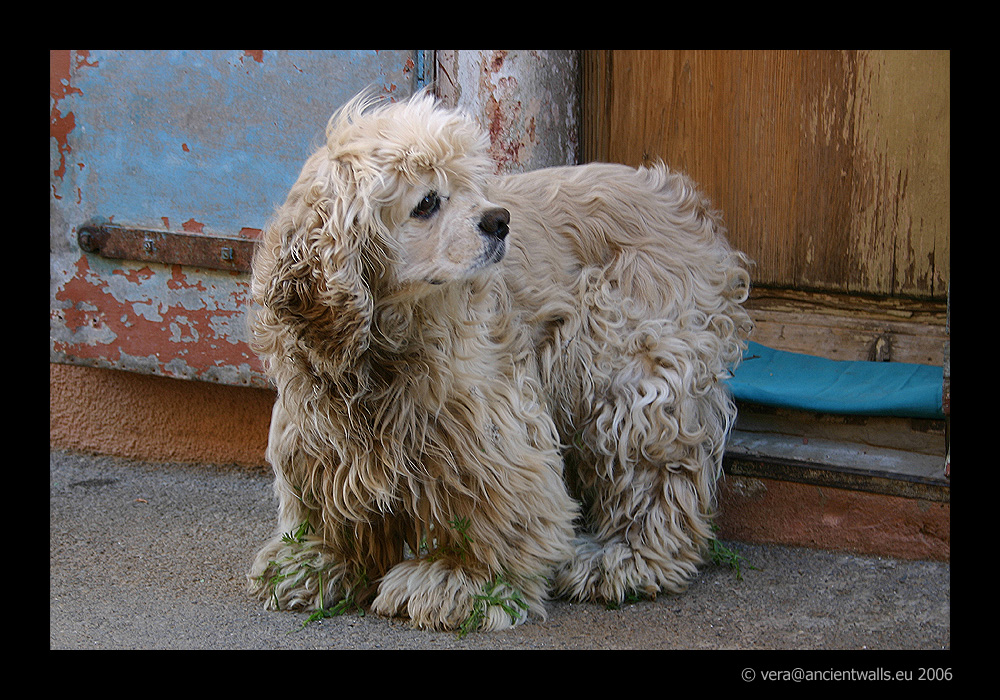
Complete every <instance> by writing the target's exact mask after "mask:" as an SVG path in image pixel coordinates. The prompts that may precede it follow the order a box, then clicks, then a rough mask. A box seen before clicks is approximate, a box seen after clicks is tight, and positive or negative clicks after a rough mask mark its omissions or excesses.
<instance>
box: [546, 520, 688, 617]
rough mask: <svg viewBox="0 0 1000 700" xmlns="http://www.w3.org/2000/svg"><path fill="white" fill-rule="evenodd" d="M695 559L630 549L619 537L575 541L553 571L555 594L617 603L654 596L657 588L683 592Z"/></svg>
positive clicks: (584, 538) (576, 598) (572, 598)
mask: <svg viewBox="0 0 1000 700" xmlns="http://www.w3.org/2000/svg"><path fill="white" fill-rule="evenodd" d="M696 561H697V559H696V558H694V557H690V556H680V557H671V556H660V555H659V554H658V553H655V552H652V551H649V552H643V551H639V550H636V549H633V548H632V547H631V546H629V544H628V543H626V542H624V541H622V540H612V541H611V542H606V543H600V542H597V541H595V540H593V539H592V538H589V537H586V536H584V537H580V538H578V539H577V541H576V542H575V551H574V553H573V556H572V557H571V558H570V559H569V560H567V561H566V562H564V563H563V564H562V565H561V566H560V567H559V568H558V569H557V570H556V573H555V585H554V587H553V589H554V592H555V594H556V595H558V596H560V597H564V598H568V599H570V600H579V601H592V602H603V603H607V604H611V605H620V604H621V603H623V602H624V601H625V599H626V598H627V597H629V596H633V595H636V594H638V595H642V596H647V597H650V598H655V597H656V594H657V593H658V592H659V591H660V590H667V591H670V592H672V593H679V592H681V591H683V590H684V589H685V588H686V587H687V584H688V580H689V578H690V577H691V576H693V575H694V574H695V573H696V572H697V566H696Z"/></svg>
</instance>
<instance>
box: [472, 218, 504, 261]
mask: <svg viewBox="0 0 1000 700" xmlns="http://www.w3.org/2000/svg"><path fill="white" fill-rule="evenodd" d="M509 224H510V212H509V211H507V210H506V209H503V208H502V207H497V208H495V209H487V210H486V211H485V212H483V215H482V217H481V218H480V219H479V230H480V231H482V232H483V236H484V238H485V239H486V247H485V249H484V250H483V254H482V256H481V257H480V265H478V267H484V266H486V265H492V264H494V263H498V262H500V261H501V260H502V259H503V256H504V255H506V254H507V244H506V239H507V234H508V233H510V227H509Z"/></svg>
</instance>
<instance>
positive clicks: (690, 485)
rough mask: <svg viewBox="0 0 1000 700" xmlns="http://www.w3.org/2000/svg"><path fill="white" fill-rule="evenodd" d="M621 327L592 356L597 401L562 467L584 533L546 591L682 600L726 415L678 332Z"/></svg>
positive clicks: (729, 412)
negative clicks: (665, 594) (677, 595)
mask: <svg viewBox="0 0 1000 700" xmlns="http://www.w3.org/2000/svg"><path fill="white" fill-rule="evenodd" d="M624 325H625V326H626V327H630V328H631V330H630V331H627V332H625V333H624V334H621V335H619V336H618V342H615V343H614V344H613V345H611V344H609V345H607V346H605V347H604V349H602V350H601V351H598V353H597V354H596V356H595V357H594V364H593V366H594V368H595V371H594V376H595V387H596V388H597V390H598V393H597V396H596V397H595V401H594V402H593V404H592V410H591V413H590V414H589V416H587V417H584V418H583V420H582V421H581V423H580V424H579V425H580V427H579V428H578V432H577V434H576V436H575V438H574V440H573V441H572V443H573V444H572V449H573V454H571V455H570V456H569V459H568V463H570V464H571V465H572V471H573V474H572V475H571V476H572V481H573V482H574V483H575V491H576V492H577V495H578V496H579V497H580V498H581V500H582V502H583V505H584V527H583V530H582V532H581V534H580V535H578V537H577V539H576V542H575V552H574V554H573V556H572V557H571V558H570V559H569V560H568V561H566V562H565V563H564V564H563V565H562V566H561V567H560V568H559V570H558V571H557V573H556V578H555V592H556V593H558V594H559V595H562V596H565V597H568V598H571V599H577V600H599V601H605V602H609V603H621V602H622V601H623V600H624V599H625V598H626V597H627V596H628V595H631V594H634V593H639V594H643V595H649V596H655V595H656V593H657V592H658V591H661V590H662V591H669V592H680V591H682V590H684V589H685V588H686V587H687V585H688V583H689V582H690V580H691V578H692V577H693V576H694V575H695V574H696V572H697V567H698V565H699V564H700V563H701V562H702V561H703V557H704V554H705V552H706V546H707V544H708V542H709V541H710V539H711V537H712V532H711V518H712V513H713V508H714V487H715V482H716V480H717V478H718V476H719V474H720V470H721V458H722V450H723V446H724V443H725V439H726V437H727V435H728V431H729V427H730V425H731V422H732V420H733V417H734V414H735V409H734V408H733V405H732V402H731V400H730V399H729V397H728V394H727V393H726V391H725V389H724V388H723V387H722V386H721V385H720V384H719V382H718V378H717V376H716V375H715V374H714V373H713V371H712V369H711V368H706V365H707V364H708V363H706V362H705V361H704V359H703V358H702V357H700V356H699V349H698V345H697V344H696V343H692V342H690V341H689V340H688V339H686V338H684V333H683V331H682V329H679V328H677V327H676V325H675V324H673V323H668V322H648V321H642V322H636V323H634V324H633V323H627V324H624Z"/></svg>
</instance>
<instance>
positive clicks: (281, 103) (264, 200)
mask: <svg viewBox="0 0 1000 700" xmlns="http://www.w3.org/2000/svg"><path fill="white" fill-rule="evenodd" d="M421 56H422V52H419V51H414V50H403V51H263V50H246V51H239V50H238V51H53V52H51V54H50V64H51V65H50V94H51V97H50V162H51V169H50V172H51V174H50V229H49V236H50V319H51V320H50V358H51V359H52V360H53V361H57V362H78V363H83V364H90V365H96V366H103V367H116V368H125V369H132V370H136V371H143V372H151V373H155V374H163V375H167V376H175V377H187V378H198V379H206V380H210V381H220V382H226V383H239V384H262V383H263V382H264V379H263V377H262V375H261V373H260V371H259V365H258V363H257V361H256V358H255V357H253V354H252V353H251V352H250V351H249V348H247V347H246V338H245V321H244V318H243V317H244V316H245V312H246V301H247V297H248V294H249V285H248V280H247V277H246V275H245V274H236V273H229V272H219V271H211V270H199V269H195V268H187V267H184V268H182V267H181V266H178V265H173V266H169V265H159V264H156V263H130V262H126V261H109V260H105V259H102V258H99V257H96V256H93V255H86V254H84V253H83V252H82V251H81V250H80V249H79V247H78V245H77V242H76V233H77V229H78V228H79V227H80V226H81V225H82V224H83V223H85V222H86V221H88V220H90V219H93V218H102V219H107V220H111V221H113V222H114V223H117V224H122V225H126V226H132V227H136V228H150V229H157V230H167V231H184V232H188V233H195V234H198V233H201V234H206V235H224V236H245V237H250V238H252V237H254V236H256V234H257V233H258V232H259V230H260V229H261V228H262V227H263V226H264V225H265V223H266V221H267V219H268V217H269V216H270V215H271V213H272V212H273V211H274V209H275V207H276V206H278V205H279V204H280V203H281V202H282V201H283V200H284V197H285V195H286V194H287V192H288V189H289V188H290V187H291V185H292V183H293V182H294V181H295V178H296V177H297V176H298V173H299V170H300V168H301V167H302V164H303V162H304V161H305V159H306V158H307V157H308V155H309V154H310V153H311V152H312V151H313V150H314V149H315V147H317V146H318V145H319V144H320V143H321V142H322V137H323V131H324V127H325V125H326V121H327V119H328V118H329V116H330V114H331V113H332V112H333V111H334V110H335V109H336V108H337V107H338V106H339V105H341V104H342V103H343V102H344V101H346V100H347V99H349V98H350V97H351V96H353V95H354V94H355V93H357V92H358V91H359V90H361V89H363V88H365V87H368V86H372V87H374V88H375V89H376V90H381V91H382V92H384V93H385V94H386V95H388V96H390V97H393V98H404V97H406V96H408V95H409V94H411V93H412V92H413V91H414V90H415V89H417V88H418V87H419V86H420V83H421V82H422V76H421V75H420V74H419V71H420V69H421V68H420V65H418V59H419V58H421Z"/></svg>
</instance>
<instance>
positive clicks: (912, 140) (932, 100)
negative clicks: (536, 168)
mask: <svg viewBox="0 0 1000 700" xmlns="http://www.w3.org/2000/svg"><path fill="white" fill-rule="evenodd" d="M583 66H584V100H585V104H584V109H583V114H584V124H583V126H584V146H583V149H584V159H585V160H606V161H615V162H622V163H627V164H631V165H640V164H644V163H650V162H653V161H655V160H656V159H662V160H664V161H665V162H666V163H667V164H668V165H670V166H671V167H674V168H677V169H680V170H684V171H686V172H687V173H688V174H690V175H691V176H692V177H693V178H694V179H695V180H697V181H698V182H699V183H700V184H701V186H702V187H703V189H704V190H705V191H706V192H707V193H708V194H709V196H710V197H711V198H712V200H713V203H714V204H715V206H717V207H718V208H720V209H721V210H722V211H723V212H724V215H725V220H726V223H727V226H728V228H729V233H730V238H731V240H732V241H733V243H734V245H735V246H737V247H738V248H740V249H742V250H743V251H745V252H746V253H747V254H748V255H749V256H750V257H751V258H753V260H754V261H755V263H756V266H755V269H754V272H753V277H754V284H755V293H754V297H753V300H752V306H754V308H755V311H756V314H755V315H756V320H757V321H758V339H760V341H761V342H765V343H770V344H773V345H775V346H776V347H782V348H784V349H790V350H796V351H804V352H810V353H812V354H818V355H824V356H829V357H834V358H836V359H859V358H865V357H869V358H873V355H874V356H875V358H873V359H905V360H908V361H914V362H927V363H933V364H940V363H941V355H942V350H941V348H942V347H943V337H944V327H943V326H944V310H945V307H944V302H945V299H946V297H947V292H948V281H949V271H950V190H949V158H950V150H949V142H950V76H949V69H950V54H949V52H947V51H588V52H585V53H584V60H583ZM880 343H881V344H880ZM879 348H882V349H883V350H884V349H885V348H889V350H888V351H887V354H883V355H879V352H880V350H879Z"/></svg>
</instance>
